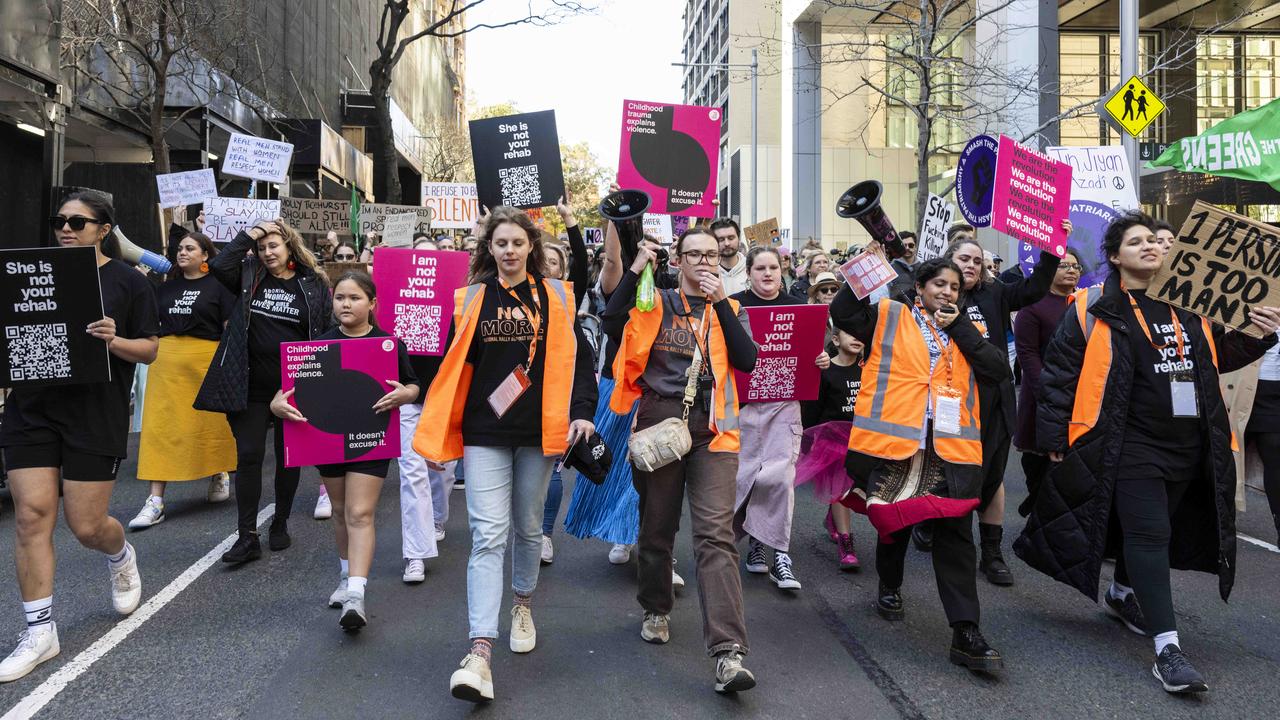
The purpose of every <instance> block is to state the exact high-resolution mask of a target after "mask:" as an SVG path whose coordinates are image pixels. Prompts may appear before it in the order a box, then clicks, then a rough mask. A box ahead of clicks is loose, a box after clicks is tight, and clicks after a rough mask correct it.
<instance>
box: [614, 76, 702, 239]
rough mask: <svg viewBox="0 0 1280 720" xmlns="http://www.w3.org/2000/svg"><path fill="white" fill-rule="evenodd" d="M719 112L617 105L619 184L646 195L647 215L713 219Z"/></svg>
mask: <svg viewBox="0 0 1280 720" xmlns="http://www.w3.org/2000/svg"><path fill="white" fill-rule="evenodd" d="M719 157H720V110H719V108H710V107H701V106H698V105H673V104H670V103H654V102H643V101H640V100H623V101H622V143H621V150H620V152H619V157H618V184H619V185H621V186H622V187H624V188H634V189H637V190H643V191H645V192H647V193H649V197H650V198H651V199H652V201H653V204H651V205H650V206H649V212H650V213H655V214H668V215H676V214H679V215H690V216H693V217H713V216H714V215H715V214H716V210H715V206H714V205H712V204H711V201H712V199H714V198H715V196H716V168H718V167H719V166H720V163H719Z"/></svg>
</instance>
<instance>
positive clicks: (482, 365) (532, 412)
mask: <svg viewBox="0 0 1280 720" xmlns="http://www.w3.org/2000/svg"><path fill="white" fill-rule="evenodd" d="M511 290H512V291H514V292H515V293H516V296H517V297H519V298H520V301H521V302H523V303H524V307H521V303H520V302H517V301H516V299H515V298H514V297H512V296H511V293H510V292H508V291H507V289H506V288H503V287H502V285H501V284H500V283H499V282H498V281H497V280H496V279H490V280H488V281H486V282H485V291H484V304H483V305H482V306H481V308H480V322H479V324H478V326H477V327H476V330H475V334H474V335H472V337H471V348H470V349H469V350H468V352H467V362H469V363H471V365H472V367H473V374H472V376H471V388H470V389H469V390H468V392H467V404H466V408H465V409H464V410H463V415H462V441H463V443H465V444H467V445H484V446H490V447H493V446H497V447H540V446H541V445H542V373H543V367H544V366H545V365H546V355H547V350H546V348H547V323H546V322H545V318H544V319H543V322H541V323H539V326H538V348H537V355H536V356H535V357H534V359H533V367H531V368H526V369H527V370H528V374H529V380H530V382H531V383H532V384H531V385H530V386H529V389H527V390H525V391H524V393H523V394H522V395H520V397H519V398H517V399H516V401H515V402H514V403H513V404H512V405H511V407H510V408H508V409H507V411H506V412H505V413H504V414H503V415H502V417H501V418H499V417H498V415H497V413H495V412H494V411H493V407H492V406H490V405H489V396H490V395H491V394H492V393H493V391H494V390H496V389H497V388H498V386H499V385H501V384H502V381H503V380H506V379H507V376H509V375H510V374H511V371H512V370H514V369H515V367H516V366H517V365H523V364H525V363H527V362H528V361H529V343H530V342H531V341H532V340H533V325H532V324H531V323H530V322H529V320H528V319H527V318H526V317H525V310H524V308H528V309H529V310H530V311H532V312H534V313H536V314H539V315H541V313H542V310H541V309H540V308H546V307H547V303H548V302H549V301H548V300H547V298H546V297H545V295H544V294H543V290H542V286H541V284H539V286H538V296H539V299H538V301H536V302H535V301H534V297H533V289H532V288H531V287H530V286H529V283H528V282H522V283H520V284H519V285H516V286H514V287H512V288H511Z"/></svg>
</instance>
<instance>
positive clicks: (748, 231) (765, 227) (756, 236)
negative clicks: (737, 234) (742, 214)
mask: <svg viewBox="0 0 1280 720" xmlns="http://www.w3.org/2000/svg"><path fill="white" fill-rule="evenodd" d="M742 234H743V235H746V236H747V243H748V245H749V246H754V245H774V244H775V243H776V242H779V241H781V238H780V237H779V236H778V218H769V219H768V220H765V221H764V222H758V223H756V224H755V225H748V226H746V227H744V228H742Z"/></svg>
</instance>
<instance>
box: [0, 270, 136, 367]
mask: <svg viewBox="0 0 1280 720" xmlns="http://www.w3.org/2000/svg"><path fill="white" fill-rule="evenodd" d="M0 268H2V269H3V275H2V276H0V277H3V278H4V281H3V282H0V326H3V332H0V386H4V387H16V386H19V385H70V384H74V383H95V382H107V381H108V380H110V379H111V366H110V364H109V363H108V355H107V344H106V343H105V342H103V341H101V340H98V339H95V338H93V337H91V336H90V335H89V334H88V333H87V332H85V327H87V326H88V325H89V323H92V322H97V321H98V320H101V319H102V317H103V315H104V311H103V309H102V289H101V285H100V283H99V282H98V262H97V255H96V254H95V253H94V251H93V248H91V247H66V248H27V249H22V250H0Z"/></svg>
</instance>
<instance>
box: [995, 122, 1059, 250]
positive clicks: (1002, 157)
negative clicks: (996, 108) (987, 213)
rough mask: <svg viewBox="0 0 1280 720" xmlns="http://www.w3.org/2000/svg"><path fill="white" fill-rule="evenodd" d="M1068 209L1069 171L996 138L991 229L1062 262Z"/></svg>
mask: <svg viewBox="0 0 1280 720" xmlns="http://www.w3.org/2000/svg"><path fill="white" fill-rule="evenodd" d="M1070 206H1071V166H1070V165H1068V164H1066V163H1064V162H1059V161H1058V160H1054V159H1053V158H1051V157H1049V156H1047V155H1041V154H1040V153H1038V152H1036V151H1035V150H1032V149H1031V148H1029V147H1027V146H1025V145H1022V144H1020V143H1018V142H1017V141H1016V140H1014V139H1013V138H1011V137H1008V136H1007V135H1001V136H1000V150H999V152H998V153H997V154H996V186H995V192H994V194H993V196H992V200H991V227H992V228H993V229H995V230H997V231H999V232H1002V233H1004V234H1005V235H1008V236H1010V237H1012V238H1015V239H1017V240H1022V241H1024V242H1027V243H1030V244H1031V245H1034V246H1035V247H1037V248H1039V249H1041V250H1048V251H1049V252H1051V253H1053V254H1054V255H1057V256H1058V257H1062V255H1063V253H1065V252H1066V251H1067V234H1066V232H1064V231H1063V229H1062V221H1063V220H1065V219H1067V214H1068V213H1069V212H1070V209H1071V208H1070Z"/></svg>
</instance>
